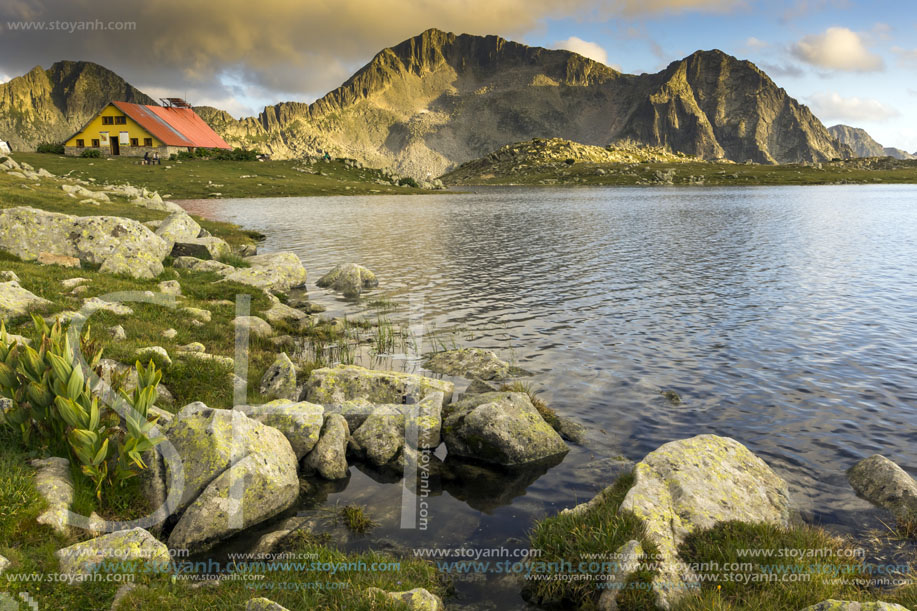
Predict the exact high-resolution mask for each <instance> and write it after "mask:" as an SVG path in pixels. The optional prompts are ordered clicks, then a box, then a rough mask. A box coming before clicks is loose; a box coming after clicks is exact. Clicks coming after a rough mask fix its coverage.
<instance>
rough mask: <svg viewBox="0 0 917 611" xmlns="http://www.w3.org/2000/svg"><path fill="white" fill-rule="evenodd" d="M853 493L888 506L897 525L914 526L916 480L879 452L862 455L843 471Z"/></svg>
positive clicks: (916, 509)
mask: <svg viewBox="0 0 917 611" xmlns="http://www.w3.org/2000/svg"><path fill="white" fill-rule="evenodd" d="M847 479H848V480H849V481H850V485H851V486H853V489H854V490H856V491H857V494H859V495H860V496H862V497H863V498H865V499H866V500H867V501H869V502H870V503H874V504H876V505H878V506H880V507H883V508H885V509H887V510H889V511H890V512H891V513H892V515H894V516H895V520H897V521H898V524H899V525H907V526H909V527H917V481H914V478H913V477H911V476H910V475H908V474H907V472H906V471H905V470H904V469H902V468H901V467H899V466H898V465H896V464H895V463H893V462H892V461H890V460H889V459H887V458H885V457H884V456H880V455H879V454H874V455H872V456H870V457H869V458H864V459H863V460H861V461H860V462H858V463H857V464H855V465H854V466H853V467H851V468H850V470H849V471H847Z"/></svg>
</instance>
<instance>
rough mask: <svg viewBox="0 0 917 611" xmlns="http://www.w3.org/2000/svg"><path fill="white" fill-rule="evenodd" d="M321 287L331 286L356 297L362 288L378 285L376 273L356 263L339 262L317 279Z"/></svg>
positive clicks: (347, 295) (346, 294) (345, 294)
mask: <svg viewBox="0 0 917 611" xmlns="http://www.w3.org/2000/svg"><path fill="white" fill-rule="evenodd" d="M315 284H316V285H318V286H319V287H321V288H331V289H333V290H335V291H338V292H339V293H344V296H345V297H358V296H359V295H360V293H362V292H363V289H369V288H373V287H375V286H379V281H378V280H376V275H375V274H374V273H372V272H371V271H369V270H368V269H366V268H365V267H363V266H362V265H357V264H356V263H347V264H341V265H338V266H337V267H335V268H334V269H333V270H331V271H330V272H328V273H327V274H325V275H324V276H322V277H321V278H319V279H318V282H316V283H315Z"/></svg>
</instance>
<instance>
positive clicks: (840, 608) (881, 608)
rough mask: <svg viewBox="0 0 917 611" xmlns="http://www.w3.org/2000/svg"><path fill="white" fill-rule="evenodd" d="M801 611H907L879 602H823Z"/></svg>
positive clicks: (894, 605) (893, 604) (903, 608)
mask: <svg viewBox="0 0 917 611" xmlns="http://www.w3.org/2000/svg"><path fill="white" fill-rule="evenodd" d="M801 611H909V610H908V609H907V608H906V607H902V606H901V605H899V604H896V603H886V602H881V601H874V602H856V601H851V600H824V601H822V602H820V603H818V604H816V605H812V606H811V607H806V608H805V609H802V610H801Z"/></svg>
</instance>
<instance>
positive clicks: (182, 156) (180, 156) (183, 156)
mask: <svg viewBox="0 0 917 611" xmlns="http://www.w3.org/2000/svg"><path fill="white" fill-rule="evenodd" d="M176 159H183V160H187V159H194V155H192V154H191V153H189V152H188V151H179V153H178V157H176Z"/></svg>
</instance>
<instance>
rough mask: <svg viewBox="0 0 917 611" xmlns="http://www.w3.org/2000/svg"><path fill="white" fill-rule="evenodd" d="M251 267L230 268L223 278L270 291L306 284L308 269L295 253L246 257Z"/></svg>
mask: <svg viewBox="0 0 917 611" xmlns="http://www.w3.org/2000/svg"><path fill="white" fill-rule="evenodd" d="M244 261H245V262H246V263H248V264H249V267H230V268H229V269H228V270H224V271H223V272H222V273H223V278H225V279H226V280H232V281H233V282H240V283H242V284H248V285H250V286H256V287H258V288H261V289H264V290H268V291H288V290H290V289H291V288H294V287H297V286H302V285H304V284H305V283H306V268H304V267H303V266H302V261H300V260H299V257H297V256H296V255H295V254H294V253H291V252H277V253H268V254H263V255H254V256H252V257H245V259H244Z"/></svg>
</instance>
